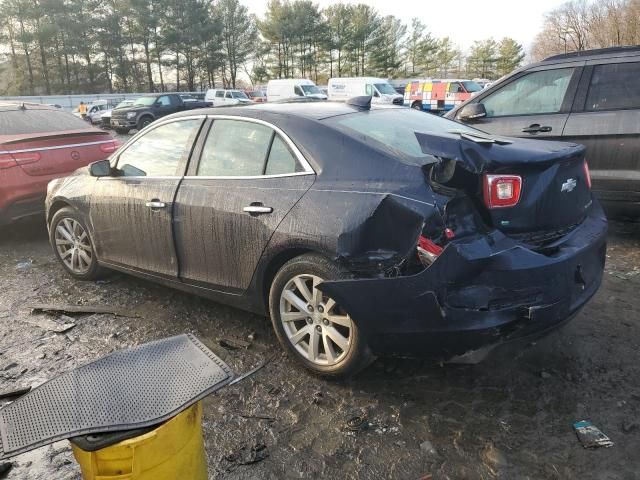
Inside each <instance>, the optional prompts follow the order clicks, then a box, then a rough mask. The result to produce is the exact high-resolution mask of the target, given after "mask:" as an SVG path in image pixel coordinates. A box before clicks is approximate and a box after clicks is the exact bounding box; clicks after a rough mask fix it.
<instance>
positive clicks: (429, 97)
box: [404, 79, 482, 114]
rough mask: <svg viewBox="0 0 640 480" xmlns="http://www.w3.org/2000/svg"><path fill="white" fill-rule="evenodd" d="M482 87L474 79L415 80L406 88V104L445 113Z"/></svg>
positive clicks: (419, 108)
mask: <svg viewBox="0 0 640 480" xmlns="http://www.w3.org/2000/svg"><path fill="white" fill-rule="evenodd" d="M480 90H482V87H481V86H480V85H478V84H477V83H476V82H474V81H472V80H458V79H454V80H449V79H447V80H414V81H412V82H409V83H407V86H406V87H405V90H404V105H405V106H407V107H411V108H415V109H416V110H424V111H426V112H432V113H438V114H444V113H446V112H448V111H449V110H451V109H453V108H454V107H456V106H458V105H460V104H461V103H462V102H464V101H465V100H468V99H469V98H470V97H471V96H473V94H475V93H476V92H479V91H480Z"/></svg>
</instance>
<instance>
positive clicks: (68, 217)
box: [49, 207, 104, 280]
mask: <svg viewBox="0 0 640 480" xmlns="http://www.w3.org/2000/svg"><path fill="white" fill-rule="evenodd" d="M49 243H50V244H51V247H52V248H53V252H54V254H55V256H56V258H57V259H58V261H59V262H60V263H61V264H62V266H63V267H64V269H65V270H66V271H67V273H68V274H69V275H71V276H72V277H73V278H75V279H77V280H97V279H99V278H100V277H102V276H103V275H104V272H103V270H102V269H101V268H100V266H99V265H98V259H97V257H96V254H95V250H94V248H93V242H92V241H91V237H90V236H89V231H88V230H87V227H86V225H85V223H84V221H83V220H82V218H81V217H80V215H79V214H78V212H76V211H75V210H74V209H73V208H71V207H65V208H61V209H60V210H58V211H57V212H56V213H55V215H54V216H53V218H52V219H51V223H50V226H49Z"/></svg>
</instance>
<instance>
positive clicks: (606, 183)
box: [447, 47, 640, 216]
mask: <svg viewBox="0 0 640 480" xmlns="http://www.w3.org/2000/svg"><path fill="white" fill-rule="evenodd" d="M638 78H640V47H617V48H609V49H602V50H592V51H583V52H578V53H570V54H565V55H557V56H554V57H550V58H548V59H546V60H544V61H542V62H540V63H534V64H532V65H527V66H526V67H523V68H520V69H518V70H516V71H515V72H513V73H512V74H511V75H509V76H507V77H505V78H503V79H501V80H499V81H498V82H496V83H494V84H493V85H491V87H489V88H487V89H486V90H483V91H482V92H480V93H478V95H476V96H474V97H472V98H471V99H470V100H468V101H467V102H466V103H464V104H462V105H459V106H457V107H456V108H455V109H453V110H451V111H450V112H449V113H448V114H447V117H449V118H451V119H455V120H457V121H459V122H462V123H467V124H469V125H473V126H474V127H476V128H479V129H481V130H483V131H485V132H489V133H492V134H498V135H508V136H512V137H522V138H531V139H538V140H563V141H569V142H575V143H579V144H582V145H585V146H586V148H587V158H588V160H589V168H590V169H591V178H592V180H593V190H594V192H595V194H596V196H597V197H598V198H599V199H600V200H601V201H602V202H603V203H604V204H605V206H606V207H607V209H608V211H609V212H611V213H618V212H620V213H624V214H633V215H636V216H637V215H640V88H639V87H638Z"/></svg>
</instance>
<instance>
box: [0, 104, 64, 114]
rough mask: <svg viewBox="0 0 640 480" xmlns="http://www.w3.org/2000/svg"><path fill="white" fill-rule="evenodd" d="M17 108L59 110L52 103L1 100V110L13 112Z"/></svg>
mask: <svg viewBox="0 0 640 480" xmlns="http://www.w3.org/2000/svg"><path fill="white" fill-rule="evenodd" d="M15 110H59V109H58V108H55V107H53V106H50V105H45V104H42V103H29V102H17V101H4V102H0V112H12V111H15Z"/></svg>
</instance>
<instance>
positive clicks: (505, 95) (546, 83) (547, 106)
mask: <svg viewBox="0 0 640 480" xmlns="http://www.w3.org/2000/svg"><path fill="white" fill-rule="evenodd" d="M572 75H573V68H559V69H556V70H542V71H539V72H533V73H529V74H527V75H524V76H523V77H520V78H518V79H516V80H514V81H513V82H510V83H509V84H508V85H505V86H504V87H502V88H500V89H499V90H498V91H497V92H495V93H492V94H490V95H488V96H486V97H485V98H483V99H482V103H483V104H484V107H485V109H486V110H487V117H505V116H509V115H539V114H543V113H558V112H559V111H560V108H561V107H562V101H563V100H564V96H565V94H566V93H567V88H568V87H569V81H570V80H571V76H572Z"/></svg>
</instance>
